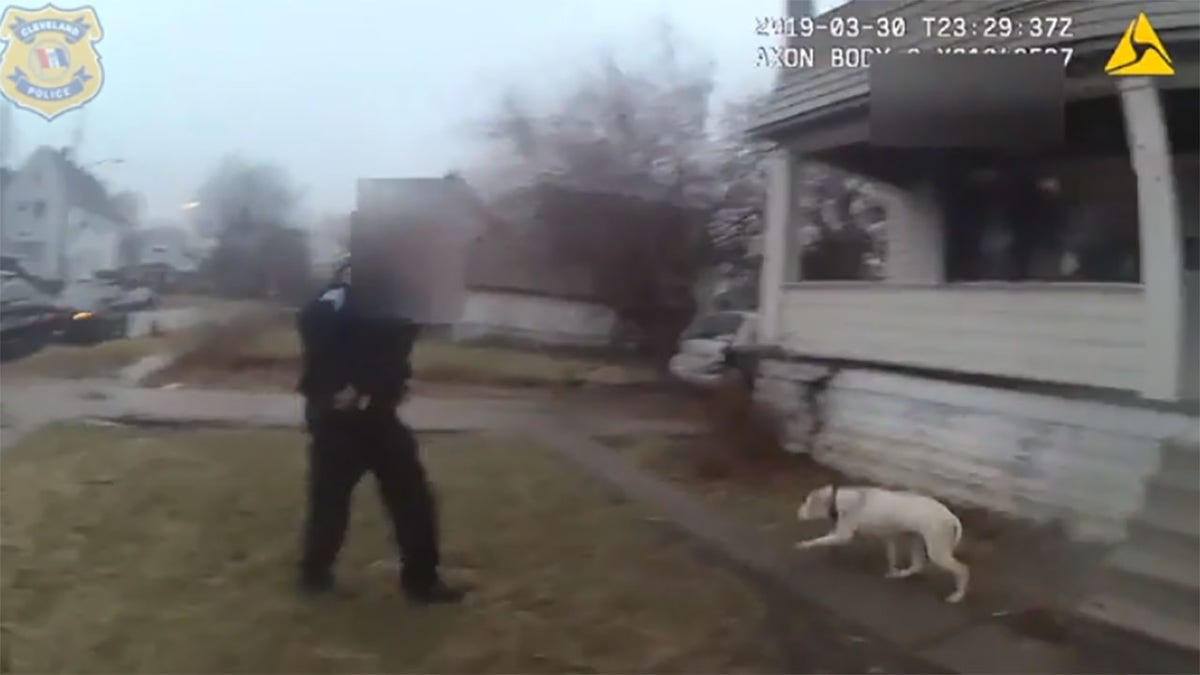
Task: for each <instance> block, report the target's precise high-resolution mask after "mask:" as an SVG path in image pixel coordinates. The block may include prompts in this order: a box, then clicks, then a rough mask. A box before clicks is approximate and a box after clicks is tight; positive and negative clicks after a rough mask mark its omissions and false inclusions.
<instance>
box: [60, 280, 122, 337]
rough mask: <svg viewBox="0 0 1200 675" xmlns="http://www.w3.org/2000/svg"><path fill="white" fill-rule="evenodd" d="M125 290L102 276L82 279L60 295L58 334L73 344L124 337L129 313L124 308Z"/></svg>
mask: <svg viewBox="0 0 1200 675" xmlns="http://www.w3.org/2000/svg"><path fill="white" fill-rule="evenodd" d="M124 294H125V293H124V291H123V290H122V289H121V287H120V286H118V285H117V284H114V283H112V282H110V281H106V280H103V279H81V280H79V281H76V282H75V283H73V284H70V285H68V286H67V287H66V288H64V289H63V291H62V293H61V294H60V295H59V297H58V303H57V304H58V307H59V309H60V319H59V323H58V326H57V330H56V331H55V332H56V336H57V337H58V339H60V340H62V341H63V342H68V343H72V344H93V343H96V342H101V341H104V340H110V339H115V338H121V337H125V335H127V334H128V327H129V314H128V312H126V311H125V310H124V309H123V308H122V307H121V299H122V298H123V297H124Z"/></svg>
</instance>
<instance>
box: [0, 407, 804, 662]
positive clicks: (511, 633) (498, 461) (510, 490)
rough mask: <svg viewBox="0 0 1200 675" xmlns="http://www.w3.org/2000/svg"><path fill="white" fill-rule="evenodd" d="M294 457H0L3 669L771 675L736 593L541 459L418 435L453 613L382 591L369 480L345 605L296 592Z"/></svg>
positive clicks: (207, 440)
mask: <svg viewBox="0 0 1200 675" xmlns="http://www.w3.org/2000/svg"><path fill="white" fill-rule="evenodd" d="M302 444H303V437H302V436H301V435H299V434H297V433H292V432H282V431H249V430H180V431H168V430H154V431H150V430H146V429H132V428H101V427H94V426H79V425H72V426H59V427H55V428H52V429H49V430H47V431H44V432H42V433H39V434H37V435H35V436H33V437H31V438H30V439H27V440H26V441H25V442H24V443H22V444H21V445H18V446H17V447H15V448H12V449H11V450H7V451H5V453H4V455H3V456H2V457H0V467H2V469H3V470H2V471H0V486H2V489H0V500H2V505H3V512H2V517H3V547H4V566H3V569H2V570H0V583H2V590H3V596H4V603H3V605H2V607H0V615H2V622H3V627H4V633H3V638H4V639H3V649H2V651H3V661H4V664H5V666H6V668H5V669H6V670H11V671H15V672H126V673H173V672H193V673H221V672H261V673H284V672H287V673H317V672H324V673H340V672H346V673H351V672H447V673H452V672H545V673H550V672H568V671H569V672H701V671H703V672H764V671H775V672H777V671H779V670H780V669H781V668H782V666H781V661H780V659H781V656H780V653H779V649H778V644H777V643H776V642H774V641H772V639H771V638H770V636H769V633H770V631H767V630H765V629H764V627H763V621H764V609H763V607H762V604H761V602H760V600H759V598H757V597H756V596H755V595H754V594H753V593H752V592H751V591H750V590H749V589H748V587H746V586H745V585H744V582H743V581H742V580H741V579H740V578H738V577H736V576H733V575H732V574H731V573H727V572H725V571H723V570H719V569H716V568H713V567H711V566H709V565H706V564H704V563H702V562H701V561H700V560H699V559H698V558H696V557H695V556H694V555H693V551H692V550H691V549H690V547H689V545H688V544H687V542H685V541H679V540H675V539H671V538H663V537H661V536H660V532H659V531H658V530H657V529H656V527H655V526H653V525H651V524H649V523H647V522H646V521H645V519H644V518H643V517H642V514H641V512H640V511H639V510H638V509H637V508H636V507H634V506H632V505H628V504H624V503H613V501H612V500H611V499H610V498H609V497H608V496H607V494H606V493H605V492H602V491H600V490H599V488H598V487H597V486H596V485H595V484H594V483H592V482H591V481H590V480H588V479H587V478H586V477H585V476H582V475H580V474H578V473H575V472H574V471H572V470H571V469H570V468H569V467H565V466H563V465H561V464H560V463H559V460H557V458H555V457H553V456H552V455H548V454H546V453H543V452H541V451H539V450H537V449H536V448H530V447H529V444H528V443H527V442H522V441H518V440H515V439H506V438H501V437H496V436H484V435H471V436H436V437H427V438H426V439H425V452H424V457H425V459H426V462H427V465H428V468H429V471H430V474H431V477H432V479H433V481H434V482H435V484H436V486H437V488H438V491H439V494H440V496H441V506H442V508H443V523H444V559H445V561H446V566H447V574H448V576H449V577H451V578H453V579H466V580H469V581H471V582H472V583H475V584H477V585H478V588H477V590H476V591H475V593H474V594H472V595H471V596H470V598H469V601H468V602H467V603H466V604H465V605H464V606H463V607H447V608H432V609H430V608H425V609H417V608H412V607H410V606H408V605H406V604H405V603H404V602H403V601H402V600H401V599H400V598H399V597H398V595H397V594H396V593H395V592H394V590H393V579H394V574H395V571H394V568H393V564H392V562H391V561H392V556H393V553H392V548H391V544H390V537H389V535H388V528H387V527H386V524H385V521H384V519H383V517H382V515H381V510H380V509H379V507H378V506H377V504H376V503H375V502H376V496H375V494H374V490H373V489H372V487H371V486H360V488H359V490H358V492H357V493H356V501H357V503H356V505H355V509H354V519H353V522H352V525H351V532H350V537H349V541H348V543H347V549H346V550H345V551H344V552H343V556H342V559H341V561H340V563H339V575H340V578H341V580H342V583H343V584H344V585H345V586H346V587H347V588H349V589H351V590H352V591H353V595H352V596H350V597H341V598H329V599H323V600H316V601H305V600H303V599H301V598H298V597H297V596H296V595H295V594H294V593H293V588H292V573H293V570H294V564H295V563H294V556H295V554H296V546H297V540H296V537H297V531H298V527H299V524H300V517H301V508H302V498H303V490H302V488H301V486H302V481H303V471H304V469H303V457H304V453H303V451H302ZM366 482H369V481H364V483H366ZM697 588H703V589H704V592H702V593H698V592H696V589H697Z"/></svg>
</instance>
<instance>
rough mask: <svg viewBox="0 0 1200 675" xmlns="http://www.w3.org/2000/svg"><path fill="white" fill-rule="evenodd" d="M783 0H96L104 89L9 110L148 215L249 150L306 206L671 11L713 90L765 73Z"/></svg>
mask: <svg viewBox="0 0 1200 675" xmlns="http://www.w3.org/2000/svg"><path fill="white" fill-rule="evenodd" d="M831 4H836V3H832V2H828V1H827V2H825V3H818V8H819V9H824V8H826V7H828V6H829V5H831ZM782 5H783V3H782V0H752V1H749V2H730V1H728V0H573V1H571V2H563V1H557V0H517V1H512V2H496V1H494V0H463V1H461V2H457V3H441V2H431V1H423V0H422V1H418V0H406V1H404V2H394V1H393V2H381V1H368V0H359V1H357V2H349V3H337V4H334V3H296V2H284V1H282V0H254V1H253V2H248V1H246V0H241V1H238V2H234V1H232V0H207V1H205V2H199V1H193V2H166V3H149V2H144V1H142V0H137V1H135V0H98V1H97V2H94V3H93V6H94V8H95V9H96V12H97V13H98V15H99V17H100V21H101V24H102V26H103V29H104V39H103V40H102V41H101V42H99V43H98V44H97V50H98V51H99V53H100V55H101V57H102V63H103V65H104V70H105V78H106V80H105V84H104V88H103V90H102V91H101V92H100V94H99V96H98V97H97V98H96V99H95V100H93V101H92V102H90V103H89V104H87V105H86V106H85V107H84V108H83V109H82V110H77V111H73V112H70V113H67V114H65V115H63V116H61V117H60V118H58V119H56V120H54V121H52V122H46V121H44V120H43V119H41V118H40V117H38V116H37V115H34V114H32V113H29V112H26V111H20V110H17V111H14V112H13V114H12V121H13V123H14V131H15V133H14V136H13V138H14V143H13V146H12V147H11V148H10V153H9V155H8V156H9V161H10V162H14V161H18V162H19V160H20V159H21V158H22V157H24V156H25V155H27V154H28V153H29V152H31V151H32V150H33V149H35V148H36V147H37V146H38V145H41V144H51V145H55V146H62V145H71V144H75V145H76V147H77V153H78V156H79V159H80V161H81V162H82V163H84V164H90V163H96V164H94V168H93V169H92V170H93V171H95V172H96V173H97V174H98V175H99V176H100V177H101V178H102V179H103V180H104V181H105V182H106V183H108V184H109V185H110V187H112V188H114V189H130V190H135V191H138V192H140V193H142V194H143V195H144V196H145V198H146V205H147V208H148V212H147V215H148V216H149V217H151V218H161V217H168V218H172V217H175V216H178V215H179V214H180V206H181V205H182V204H184V203H186V202H188V201H191V200H192V199H194V196H195V191H196V189H197V187H198V186H199V185H200V183H201V182H202V181H203V180H204V178H205V176H206V175H207V174H208V173H209V172H211V170H212V169H213V167H214V166H215V165H216V164H217V163H218V161H219V160H220V159H221V158H222V157H223V156H226V155H229V154H236V155H241V156H244V157H248V158H251V159H254V160H260V161H266V162H271V163H274V164H278V165H280V166H283V167H285V168H286V169H287V170H288V171H289V172H290V174H291V176H292V178H293V180H294V181H295V182H296V183H297V184H298V185H299V186H300V187H301V189H302V190H303V193H304V200H303V207H304V210H305V212H307V213H310V214H316V213H326V212H345V211H346V210H348V209H349V208H350V206H351V202H352V200H353V190H354V181H355V179H356V178H358V177H363V176H374V177H380V176H420V175H441V174H443V173H445V172H446V171H449V170H452V169H460V168H463V167H467V166H470V165H471V163H472V162H474V161H476V159H477V155H478V153H479V151H480V147H481V142H480V138H479V130H478V126H479V122H480V120H481V119H482V118H484V117H486V116H487V115H488V114H489V113H490V111H492V110H494V109H495V107H496V105H497V101H498V99H499V98H500V96H501V95H502V93H503V92H504V90H505V88H506V87H509V86H511V85H514V84H516V85H519V86H521V87H522V88H524V89H525V90H526V91H528V92H530V93H532V94H535V95H537V94H544V95H552V94H553V93H554V92H555V90H556V89H557V88H558V87H560V86H561V85H562V83H564V82H565V81H566V80H568V79H569V78H570V77H571V76H572V74H574V73H577V72H578V71H579V70H580V69H581V68H584V67H586V66H587V63H588V62H589V60H594V59H595V57H596V55H597V54H598V53H600V51H601V50H602V49H609V50H610V51H611V53H612V54H613V55H614V57H615V58H616V59H617V60H618V62H625V63H641V61H639V59H641V58H644V57H645V56H646V54H645V52H646V50H645V49H643V48H642V46H643V45H644V44H645V43H646V42H647V41H648V39H649V38H650V37H651V36H652V34H653V30H654V26H655V23H656V21H659V20H661V19H665V20H667V21H669V22H670V23H671V24H672V25H673V26H674V27H675V28H676V29H677V30H678V31H679V33H680V34H681V35H682V36H683V37H684V38H686V39H687V40H689V41H691V42H693V43H695V44H697V45H700V46H702V47H703V48H704V49H706V50H707V51H708V52H709V53H710V54H711V56H712V57H713V58H714V59H715V60H716V61H717V64H718V65H717V93H716V98H717V99H718V101H719V100H723V99H731V98H736V97H739V96H745V95H747V94H749V93H752V92H754V91H766V90H767V89H768V88H769V87H770V83H771V81H772V77H773V72H772V71H770V70H767V69H762V68H756V67H755V65H754V52H755V48H756V47H758V46H760V45H761V44H762V43H763V40H764V39H765V38H761V37H758V36H756V35H755V33H754V17H755V16H761V15H777V14H779V13H780V12H781V11H782V9H783V7H782ZM111 160H122V161H119V162H118V161H111Z"/></svg>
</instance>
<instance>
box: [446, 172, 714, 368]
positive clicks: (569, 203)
mask: <svg viewBox="0 0 1200 675" xmlns="http://www.w3.org/2000/svg"><path fill="white" fill-rule="evenodd" d="M489 206H490V214H491V219H490V221H489V223H490V225H489V228H490V229H489V231H488V232H487V233H486V234H485V235H484V236H483V237H482V238H481V239H480V240H479V241H478V242H477V243H476V244H475V245H474V246H473V247H472V251H471V256H470V257H469V258H468V269H467V277H466V279H467V286H468V290H469V291H470V293H469V296H468V298H469V299H468V304H467V312H466V314H465V315H464V318H463V325H462V326H461V327H460V329H459V330H458V331H457V333H458V334H460V335H484V334H495V335H506V336H508V337H523V338H524V339H527V340H530V341H536V342H541V343H547V344H550V343H554V344H572V345H579V346H583V345H590V346H597V345H605V344H611V343H636V342H641V343H642V345H643V346H647V345H649V344H651V343H653V344H655V345H658V346H660V348H661V349H662V350H663V351H664V352H665V351H666V350H673V349H674V343H675V340H676V338H677V337H678V335H679V331H680V330H681V329H682V328H683V326H684V325H686V323H687V322H688V320H690V319H691V315H692V312H693V310H694V307H695V302H694V298H693V297H692V291H693V290H694V289H693V287H692V282H693V281H694V279H695V276H696V273H697V271H698V270H695V269H693V266H695V265H696V264H698V263H699V261H700V258H699V256H698V255H697V250H696V249H694V248H691V247H693V246H697V245H699V241H698V240H699V236H698V235H702V234H703V231H702V229H701V228H700V227H698V224H699V223H700V220H701V214H699V213H698V212H694V211H692V210H690V209H688V208H686V207H681V206H678V205H675V204H672V203H668V202H665V201H663V200H661V199H654V198H650V197H645V196H640V195H633V194H624V193H615V192H609V191H597V190H589V189H581V188H578V187H573V186H568V185H564V184H562V183H559V182H555V181H550V180H542V181H540V182H538V183H536V184H533V185H528V186H526V187H522V188H518V189H515V190H512V191H510V192H509V193H507V194H505V195H502V196H499V197H497V198H495V199H493V200H492V201H491V203H490V205H489ZM689 237H694V238H692V239H689ZM667 241H669V242H672V245H671V246H670V247H668V248H663V247H661V246H657V247H656V246H655V245H656V243H657V242H667ZM650 251H653V253H652V254H651V253H650ZM648 256H651V257H648ZM619 319H624V321H623V322H620V325H618V324H619ZM635 334H636V335H635ZM665 356H669V354H665V355H664V360H665Z"/></svg>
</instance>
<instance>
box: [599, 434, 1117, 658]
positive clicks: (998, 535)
mask: <svg viewBox="0 0 1200 675" xmlns="http://www.w3.org/2000/svg"><path fill="white" fill-rule="evenodd" d="M607 441H608V442H609V444H610V445H611V446H613V447H614V448H617V449H618V450H619V451H621V452H623V453H627V454H628V455H629V456H631V457H632V458H633V459H635V461H637V462H638V463H639V464H640V465H641V466H643V467H644V468H646V469H647V470H648V471H650V472H651V473H654V474H656V475H658V476H660V477H662V478H664V479H667V480H669V481H672V482H674V483H677V484H679V485H681V486H682V487H684V488H686V489H688V490H689V491H690V492H692V493H693V494H695V495H696V496H697V497H700V498H701V499H703V500H705V501H707V502H709V503H711V504H713V505H714V506H716V507H718V508H720V509H721V510H723V511H725V512H726V513H729V514H731V515H733V516H735V517H738V518H740V519H742V520H743V521H744V522H746V523H747V524H748V525H750V526H752V527H755V528H756V529H758V530H759V531H760V532H761V533H763V534H764V535H765V536H767V537H769V538H771V539H772V540H773V541H774V542H776V543H777V544H778V545H779V546H780V547H781V548H783V547H788V546H790V545H791V544H792V543H794V542H795V541H798V540H800V539H807V538H809V537H813V536H817V535H820V534H823V533H824V532H826V531H828V529H829V527H830V524H829V523H828V522H812V523H800V522H799V521H797V520H796V509H797V508H798V507H799V505H800V503H801V502H802V501H803V500H804V497H805V495H807V494H808V492H809V491H810V490H813V489H815V488H817V487H820V486H822V485H827V484H829V483H831V482H835V481H836V482H838V483H839V484H850V485H854V484H858V485H863V484H870V483H869V481H861V480H853V479H849V478H847V477H845V476H844V475H842V474H841V473H840V472H838V471H836V470H834V469H832V468H830V467H827V466H823V465H821V464H819V463H818V462H816V461H814V460H812V459H811V458H810V457H808V456H807V455H786V456H783V457H776V458H772V459H766V460H764V459H750V458H747V457H745V456H744V455H742V454H741V453H740V452H739V451H736V450H735V451H730V450H729V449H727V448H722V447H714V445H716V446H721V445H723V443H724V442H723V441H719V440H717V439H716V438H714V437H709V438H700V439H681V438H665V437H642V438H636V437H634V438H611V439H607ZM714 464H716V465H717V466H718V467H719V470H714V469H713V468H712V467H713V465H714ZM950 507H951V509H952V510H953V511H954V512H955V513H956V514H957V515H958V516H959V518H960V519H961V520H962V522H963V530H964V538H963V543H962V545H961V546H960V547H959V551H958V557H959V558H960V559H961V560H963V562H965V563H967V564H968V565H970V567H971V591H970V592H969V594H968V596H967V603H968V605H969V606H970V607H971V608H972V609H973V610H974V611H976V612H977V613H978V614H979V615H980V616H983V617H991V616H1004V617H1006V620H1008V621H1009V622H1010V623H1012V625H1013V626H1014V627H1015V628H1016V629H1018V630H1020V631H1022V632H1024V633H1025V634H1027V635H1029V636H1031V637H1037V638H1039V639H1043V640H1048V641H1062V640H1063V639H1064V637H1063V636H1064V635H1065V632H1066V630H1068V629H1067V628H1066V627H1065V626H1066V625H1067V624H1068V622H1069V618H1066V613H1068V612H1069V611H1070V610H1071V608H1072V607H1074V605H1075V604H1076V603H1077V602H1078V600H1079V598H1080V596H1081V594H1082V593H1083V592H1084V590H1085V589H1086V587H1087V583H1088V581H1089V580H1090V578H1091V576H1090V575H1092V574H1093V573H1094V572H1095V570H1096V565H1097V563H1098V562H1099V561H1100V560H1102V559H1103V552H1102V551H1100V550H1099V549H1098V548H1097V547H1094V546H1084V545H1081V544H1076V543H1072V542H1070V541H1069V540H1068V539H1067V538H1066V536H1065V535H1064V533H1063V532H1061V530H1059V529H1058V528H1057V527H1055V526H1053V525H1046V526H1041V525H1035V524H1032V523H1029V522H1027V521H1022V520H1019V519H1016V518H1012V517H1008V516H1004V515H1002V514H998V513H995V512H991V511H988V510H986V509H981V508H973V507H965V506H962V505H957V504H950ZM814 555H827V556H829V557H830V558H831V559H832V560H834V561H836V562H835V564H837V565H840V566H845V567H848V568H851V569H855V570H857V571H859V572H861V573H863V574H864V575H869V576H879V575H882V574H883V572H884V570H885V567H886V563H885V559H884V554H883V548H882V546H881V545H880V544H879V543H878V542H875V541H873V540H860V541H858V542H856V543H855V544H853V545H852V546H850V547H847V548H845V549H837V550H829V551H823V552H818V553H815V554H814ZM931 569H932V568H931ZM900 583H918V584H921V585H922V586H923V587H925V588H926V589H927V590H928V592H929V593H931V594H935V595H944V594H945V593H946V592H948V590H949V581H948V577H947V576H944V575H942V574H940V573H937V572H928V573H926V574H925V575H923V576H921V577H919V578H914V579H910V580H906V581H904V582H900Z"/></svg>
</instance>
